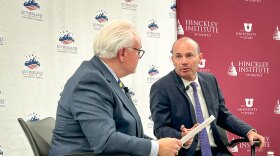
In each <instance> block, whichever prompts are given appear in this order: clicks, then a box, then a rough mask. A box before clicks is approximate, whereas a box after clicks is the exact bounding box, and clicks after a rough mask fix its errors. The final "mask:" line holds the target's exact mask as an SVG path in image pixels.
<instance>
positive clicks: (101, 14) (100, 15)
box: [95, 10, 108, 23]
mask: <svg viewBox="0 0 280 156" xmlns="http://www.w3.org/2000/svg"><path fill="white" fill-rule="evenodd" d="M95 19H96V20H97V21H98V22H99V23H104V22H107V21H108V17H107V13H106V12H105V11H104V10H99V11H97V15H96V16H95Z"/></svg>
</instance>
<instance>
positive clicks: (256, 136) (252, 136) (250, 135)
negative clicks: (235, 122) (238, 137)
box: [247, 130, 265, 149]
mask: <svg viewBox="0 0 280 156" xmlns="http://www.w3.org/2000/svg"><path fill="white" fill-rule="evenodd" d="M247 138H248V140H249V141H250V144H251V145H253V144H254V140H259V141H260V142H261V144H260V149H263V147H264V145H265V139H264V137H263V136H261V135H259V134H258V133H256V132H255V131H253V130H250V131H249V133H248V134H247Z"/></svg>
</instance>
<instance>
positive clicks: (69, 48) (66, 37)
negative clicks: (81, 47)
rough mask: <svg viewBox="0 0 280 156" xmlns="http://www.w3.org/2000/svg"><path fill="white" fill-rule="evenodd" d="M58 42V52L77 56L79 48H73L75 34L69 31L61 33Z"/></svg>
mask: <svg viewBox="0 0 280 156" xmlns="http://www.w3.org/2000/svg"><path fill="white" fill-rule="evenodd" d="M58 41H59V42H60V44H58V45H57V46H56V48H57V52H60V53H71V54H77V51H78V48H77V47H76V46H73V44H74V42H75V39H74V35H73V33H71V32H69V31H68V30H65V31H62V32H60V36H59V38H58Z"/></svg>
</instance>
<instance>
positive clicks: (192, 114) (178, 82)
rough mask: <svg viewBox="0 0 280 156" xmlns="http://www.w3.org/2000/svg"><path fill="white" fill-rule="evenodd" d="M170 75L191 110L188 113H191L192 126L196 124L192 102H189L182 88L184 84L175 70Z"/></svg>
mask: <svg viewBox="0 0 280 156" xmlns="http://www.w3.org/2000/svg"><path fill="white" fill-rule="evenodd" d="M171 74H172V77H173V79H174V81H175V84H176V87H177V88H178V90H179V91H180V92H181V94H183V95H184V96H185V97H186V99H187V101H186V102H187V103H188V106H189V108H190V110H191V112H190V113H191V117H192V121H193V124H195V123H197V121H196V116H195V111H194V107H193V104H192V102H191V100H190V97H189V96H188V94H187V93H186V90H185V86H184V83H183V81H182V79H181V77H180V76H178V75H177V73H176V72H175V70H173V71H172V73H171Z"/></svg>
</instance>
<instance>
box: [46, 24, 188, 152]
mask: <svg viewBox="0 0 280 156" xmlns="http://www.w3.org/2000/svg"><path fill="white" fill-rule="evenodd" d="M141 48H142V45H141V40H140V37H139V34H138V33H137V32H136V30H135V28H134V26H133V25H132V24H131V23H130V22H128V21H126V20H114V21H112V22H110V23H109V24H108V25H106V26H104V27H103V29H102V30H101V31H100V32H99V33H98V34H97V36H96V38H95V41H94V45H93V49H94V55H95V56H94V57H93V58H92V59H91V60H90V61H84V62H83V63H82V64H81V66H80V67H79V68H78V69H77V71H76V72H75V73H74V74H73V76H72V77H71V78H70V79H69V80H68V81H67V83H66V85H65V87H64V90H63V93H62V95H61V98H60V100H59V102H58V107H57V116H56V124H55V129H54V130H53V139H52V144H51V149H50V151H49V156H58V155H64V154H72V153H85V152H92V153H95V154H127V155H135V156H149V155H150V156H156V155H162V156H174V155H175V154H176V153H177V152H178V150H179V149H180V148H181V146H182V143H181V141H180V140H178V139H175V138H164V139H159V140H157V141H155V140H152V139H150V138H148V137H147V136H145V135H144V133H143V127H142V124H141V120H140V116H139V114H138V112H137V110H136V108H135V106H134V104H133V103H132V101H131V99H130V97H129V95H128V94H127V89H125V87H123V86H122V87H120V86H119V83H118V81H120V80H119V78H122V77H125V76H127V75H129V74H132V73H134V72H135V69H136V66H137V63H138V61H139V59H140V58H141V57H142V55H143V54H144V51H143V50H141Z"/></svg>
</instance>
